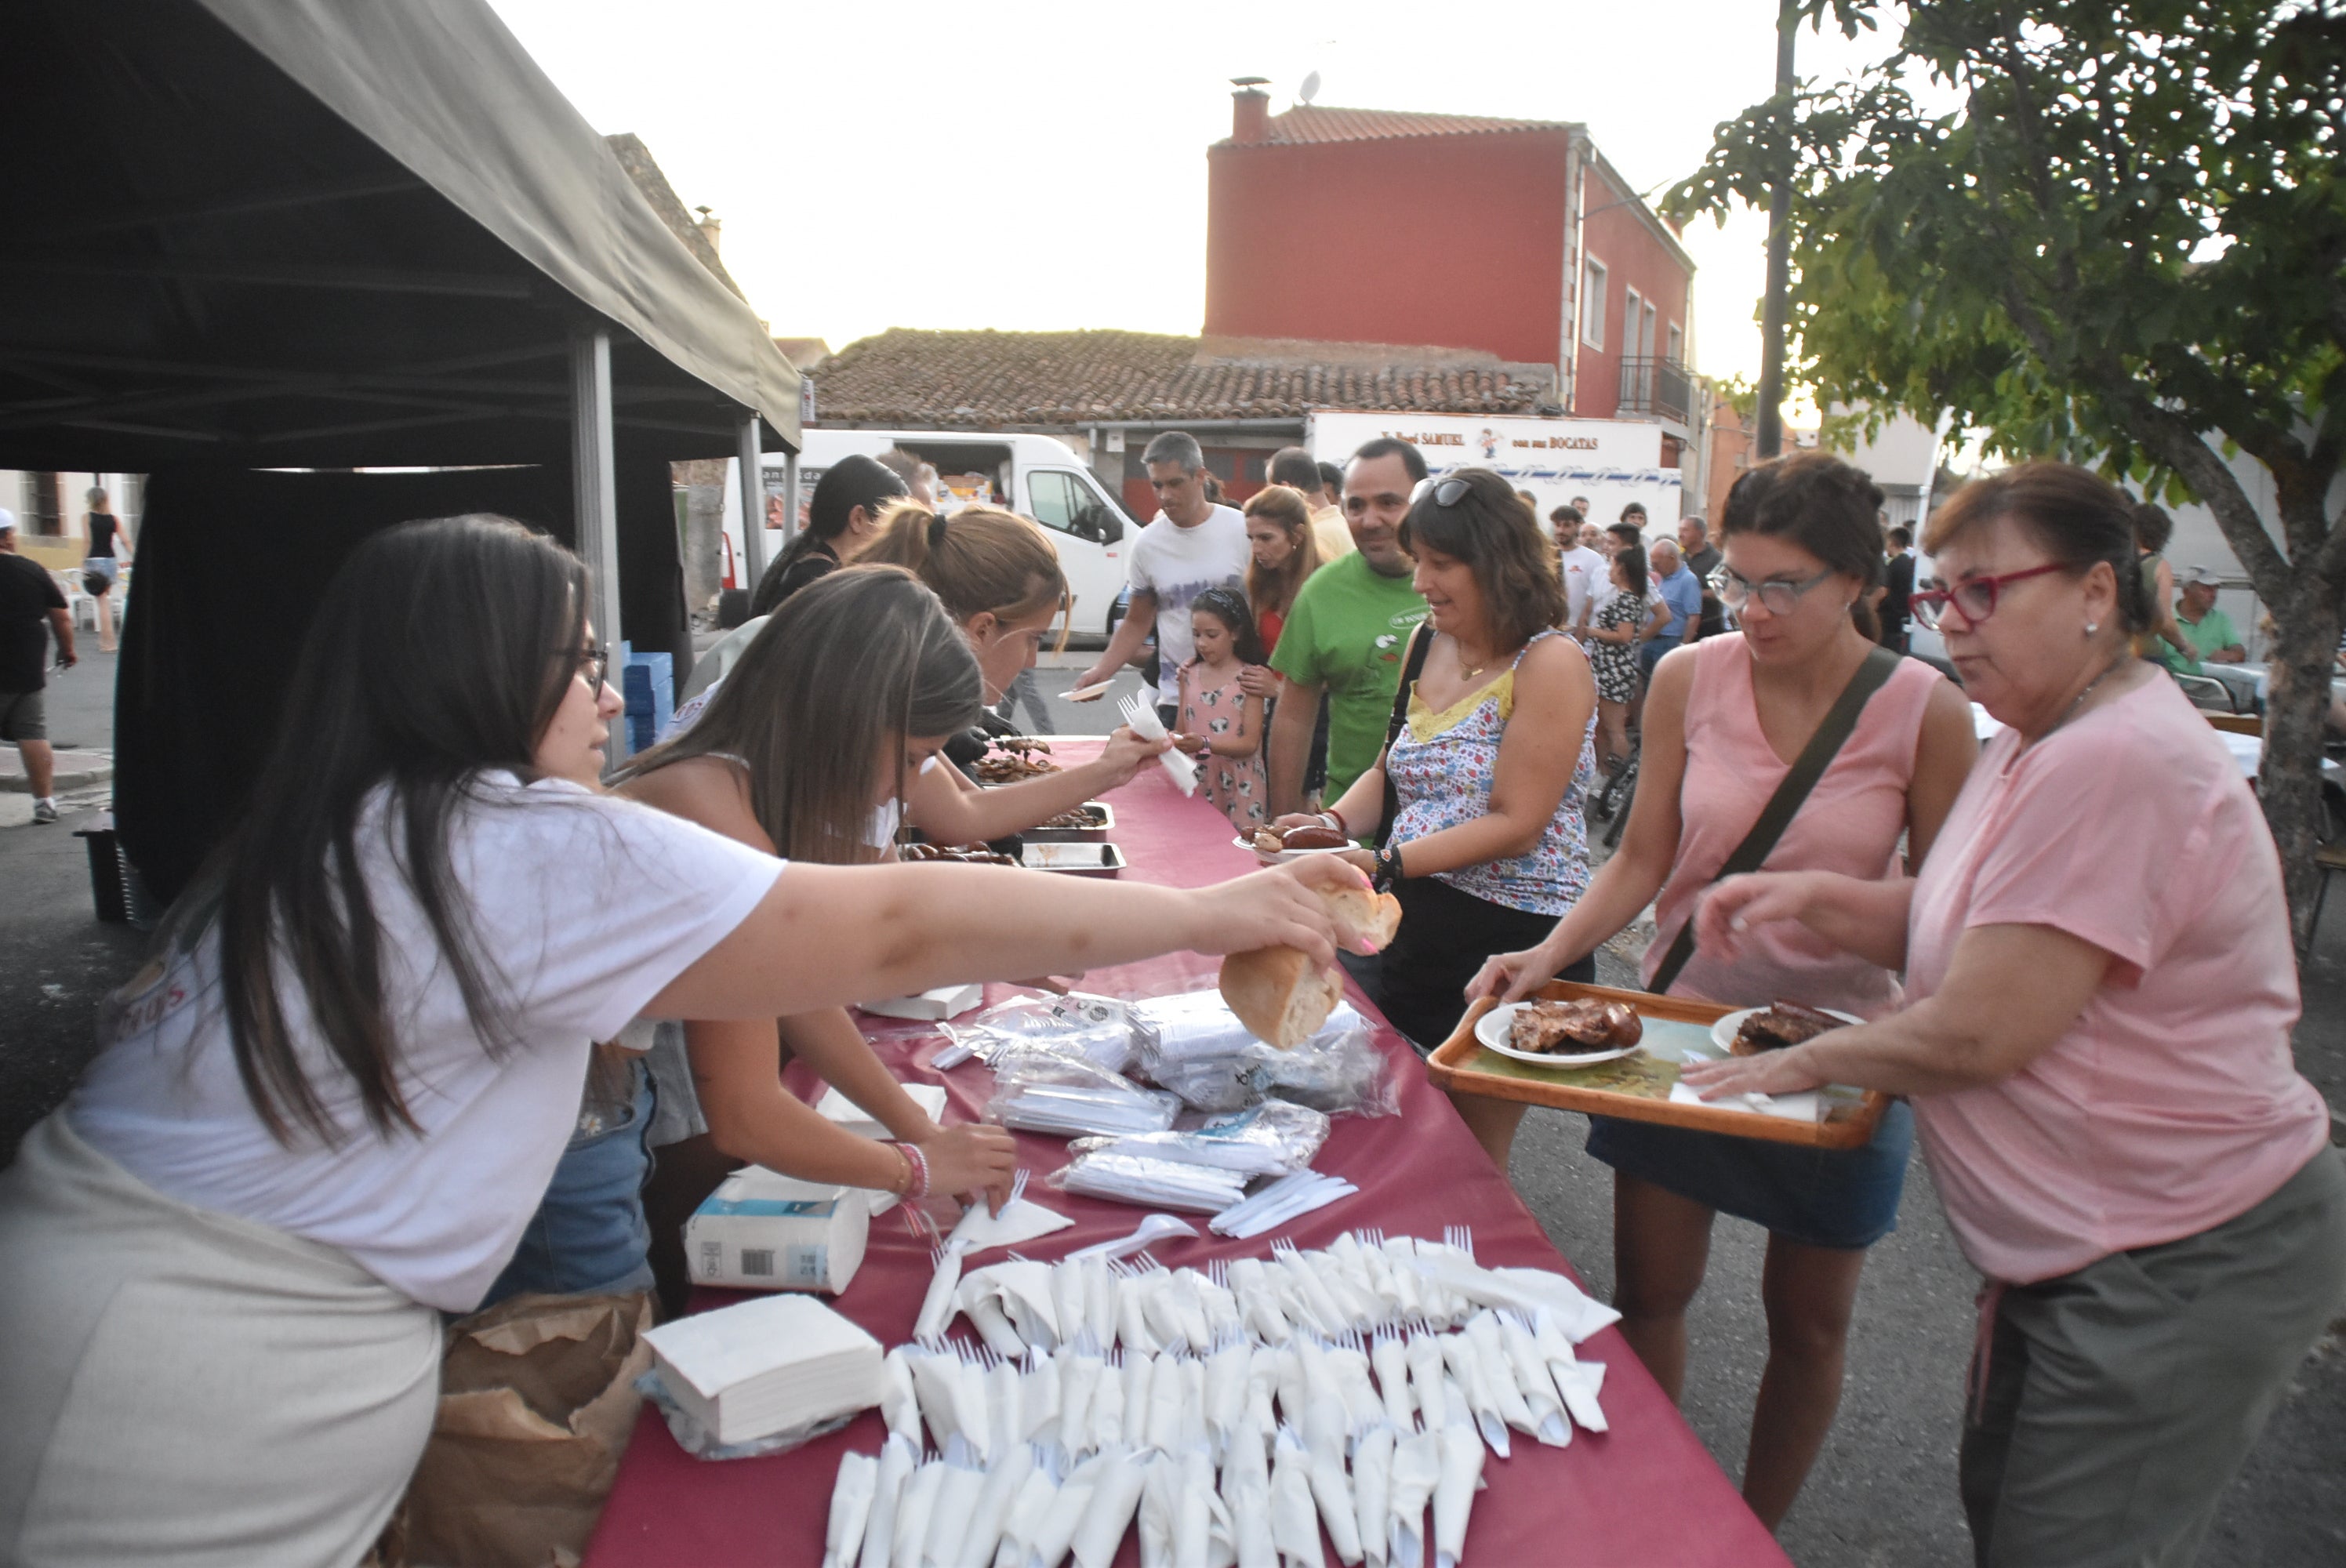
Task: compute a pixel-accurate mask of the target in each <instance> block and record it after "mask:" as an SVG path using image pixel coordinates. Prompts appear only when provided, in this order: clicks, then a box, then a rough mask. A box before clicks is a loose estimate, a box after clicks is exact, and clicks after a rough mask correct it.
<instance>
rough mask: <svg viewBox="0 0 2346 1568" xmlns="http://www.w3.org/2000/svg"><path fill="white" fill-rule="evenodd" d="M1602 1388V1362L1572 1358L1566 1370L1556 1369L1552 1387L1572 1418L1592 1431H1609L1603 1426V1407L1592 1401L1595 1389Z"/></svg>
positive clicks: (1603, 1383)
mask: <svg viewBox="0 0 2346 1568" xmlns="http://www.w3.org/2000/svg"><path fill="white" fill-rule="evenodd" d="M1604 1387H1605V1363H1604V1362H1602V1361H1576V1362H1574V1363H1573V1364H1572V1367H1571V1369H1570V1370H1569V1372H1568V1373H1567V1372H1566V1370H1564V1369H1557V1372H1556V1392H1557V1393H1559V1394H1562V1395H1563V1396H1564V1408H1565V1409H1566V1410H1570V1411H1571V1412H1572V1419H1573V1420H1576V1421H1578V1422H1579V1423H1580V1424H1581V1425H1582V1426H1584V1427H1586V1428H1587V1429H1588V1430H1589V1431H1593V1432H1601V1431H1608V1430H1609V1429H1608V1428H1607V1425H1606V1421H1605V1410H1604V1408H1603V1407H1602V1406H1600V1405H1599V1404H1597V1402H1596V1394H1597V1390H1601V1389H1602V1388H1604Z"/></svg>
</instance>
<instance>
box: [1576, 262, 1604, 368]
mask: <svg viewBox="0 0 2346 1568" xmlns="http://www.w3.org/2000/svg"><path fill="white" fill-rule="evenodd" d="M1605 280H1606V271H1605V263H1604V262H1602V261H1599V260H1596V258H1594V257H1590V258H1589V259H1588V260H1586V261H1584V262H1582V264H1581V269H1580V341H1582V342H1584V343H1586V344H1587V345H1588V346H1589V347H1590V348H1592V349H1601V348H1603V347H1604V346H1605Z"/></svg>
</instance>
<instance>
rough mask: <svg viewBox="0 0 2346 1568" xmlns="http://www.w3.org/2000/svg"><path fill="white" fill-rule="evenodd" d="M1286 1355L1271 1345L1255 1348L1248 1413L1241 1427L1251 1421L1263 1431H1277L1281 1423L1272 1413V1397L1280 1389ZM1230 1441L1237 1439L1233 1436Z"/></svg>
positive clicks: (1249, 1375) (1249, 1367)
mask: <svg viewBox="0 0 2346 1568" xmlns="http://www.w3.org/2000/svg"><path fill="white" fill-rule="evenodd" d="M1285 1354H1286V1351H1285V1350H1284V1349H1272V1348H1271V1347H1270V1346H1269V1345H1257V1346H1256V1347H1255V1348H1254V1354H1253V1356H1252V1357H1251V1358H1250V1359H1249V1360H1248V1362H1247V1397H1246V1413H1245V1415H1244V1416H1242V1417H1241V1418H1240V1424H1241V1425H1243V1424H1245V1423H1246V1422H1249V1421H1251V1422H1252V1423H1254V1425H1255V1427H1256V1429H1257V1430H1259V1431H1274V1430H1276V1429H1277V1427H1278V1424H1279V1423H1278V1421H1277V1420H1276V1419H1275V1418H1274V1417H1273V1416H1272V1415H1271V1412H1270V1396H1271V1394H1272V1393H1273V1392H1274V1391H1276V1390H1277V1389H1278V1388H1279V1369H1280V1360H1281V1358H1283V1357H1284V1356H1285ZM1230 1441H1237V1439H1236V1437H1235V1436H1233V1437H1232V1439H1231V1440H1230Z"/></svg>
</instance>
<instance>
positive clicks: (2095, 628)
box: [2086, 621, 2102, 636]
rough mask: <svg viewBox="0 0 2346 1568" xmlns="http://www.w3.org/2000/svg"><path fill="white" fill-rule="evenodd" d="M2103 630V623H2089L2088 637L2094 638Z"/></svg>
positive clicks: (2087, 623) (2087, 625)
mask: <svg viewBox="0 0 2346 1568" xmlns="http://www.w3.org/2000/svg"><path fill="white" fill-rule="evenodd" d="M2101 629H2102V623H2101V622H2099V621H2087V622H2086V636H2093V635H2094V634H2095V633H2096V632H2097V631H2100V630H2101Z"/></svg>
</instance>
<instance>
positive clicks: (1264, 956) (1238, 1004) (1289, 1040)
mask: <svg viewBox="0 0 2346 1568" xmlns="http://www.w3.org/2000/svg"><path fill="white" fill-rule="evenodd" d="M1221 990H1222V1000H1223V1001H1224V1002H1226V1003H1229V1009H1230V1011H1231V1012H1232V1013H1236V1014H1237V1015H1238V1020H1239V1023H1243V1024H1245V1025H1246V1027H1247V1033H1250V1034H1252V1035H1253V1036H1254V1037H1255V1038H1256V1039H1258V1040H1261V1041H1264V1042H1266V1043H1267V1044H1272V1045H1276V1046H1277V1047H1279V1049H1280V1050H1281V1051H1291V1050H1293V1049H1294V1048H1295V1047H1296V1046H1298V1045H1301V1044H1303V1042H1305V1041H1306V1040H1309V1039H1311V1036H1313V1035H1314V1034H1317V1033H1320V1026H1321V1024H1323V1023H1327V1022H1328V1014H1330V1013H1332V1012H1334V1011H1335V1010H1336V1003H1339V1002H1341V1001H1342V1000H1343V996H1344V980H1343V976H1342V974H1341V973H1340V972H1338V971H1337V970H1335V969H1333V968H1331V969H1328V970H1326V971H1320V970H1315V969H1313V968H1312V967H1311V959H1309V958H1308V957H1306V956H1305V955H1304V954H1303V953H1302V952H1300V951H1298V950H1297V949H1295V948H1291V947H1266V948H1260V949H1258V950H1256V951H1255V952H1234V953H1231V954H1230V955H1229V957H1227V958H1225V959H1223V960H1222V974H1221Z"/></svg>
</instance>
